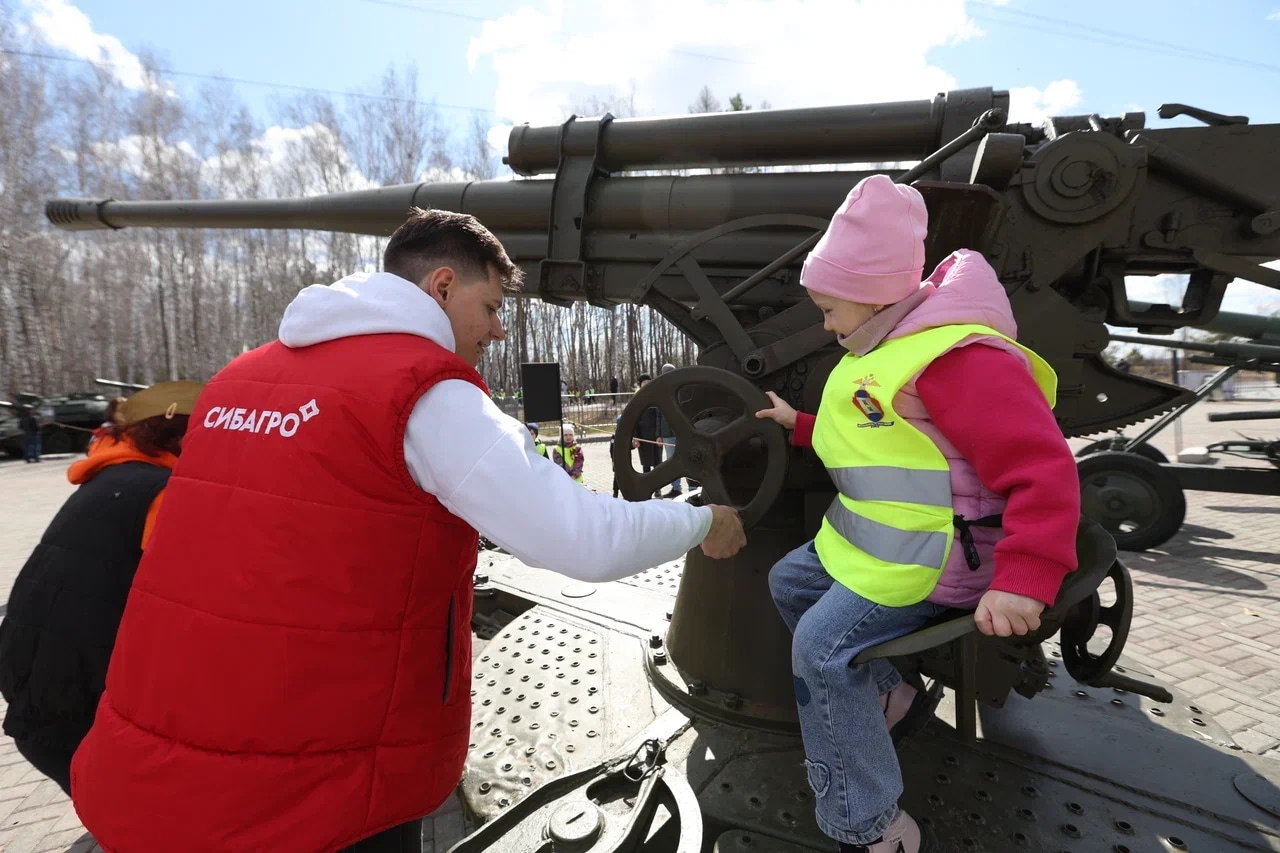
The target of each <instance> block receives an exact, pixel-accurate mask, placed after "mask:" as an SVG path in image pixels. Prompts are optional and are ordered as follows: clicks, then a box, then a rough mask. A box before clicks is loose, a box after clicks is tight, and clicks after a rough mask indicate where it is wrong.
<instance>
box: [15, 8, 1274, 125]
mask: <svg viewBox="0 0 1280 853" xmlns="http://www.w3.org/2000/svg"><path fill="white" fill-rule="evenodd" d="M19 2H21V3H25V4H26V5H27V6H28V7H31V8H34V9H40V8H56V7H60V6H66V7H71V8H75V9H79V10H80V11H81V12H83V13H84V15H86V16H87V17H88V19H89V22H90V25H91V27H92V29H93V31H94V32H96V33H98V34H100V35H104V36H112V37H114V38H115V39H118V40H119V41H120V43H121V44H122V45H123V47H124V48H125V49H127V50H130V51H134V52H138V51H142V50H146V49H150V50H153V51H155V52H156V53H157V54H158V55H159V57H160V59H161V64H162V65H164V66H166V67H170V68H175V69H179V70H182V71H189V72H196V73H213V74H225V75H230V76H234V77H240V78H246V79H254V80H260V81H266V82H272V83H278V84H293V85H301V86H314V87H317V88H321V89H332V90H335V91H349V90H352V89H356V88H359V87H361V86H363V85H366V84H368V83H370V82H371V81H373V80H374V79H375V78H376V77H377V76H378V75H379V74H380V73H381V71H382V70H383V69H384V68H385V67H386V65H387V63H388V62H396V63H405V62H408V61H414V62H416V63H417V65H418V70H419V74H420V87H421V89H420V91H421V92H422V94H423V97H424V98H430V97H434V98H436V99H437V100H438V101H439V102H440V103H441V104H448V105H454V106H459V107H467V108H471V109H472V110H475V111H480V112H482V113H486V112H487V113H488V114H489V116H491V117H494V118H497V119H499V120H505V121H507V122H510V121H535V122H536V121H546V120H554V119H555V118H558V116H552V115H550V114H549V103H550V101H551V100H554V98H548V96H547V92H546V90H547V89H549V88H552V87H554V88H555V89H556V90H558V94H559V95H560V98H559V100H561V101H562V102H564V104H565V105H570V106H571V101H572V100H573V99H574V98H575V97H576V94H577V93H591V92H603V91H607V90H608V89H609V88H610V87H613V88H614V89H616V90H625V89H627V88H629V87H630V86H631V85H632V84H634V85H635V87H636V94H637V99H638V101H640V103H641V106H642V108H647V109H646V111H647V112H657V113H662V112H670V111H683V109H684V108H685V107H686V106H687V104H688V103H689V102H691V101H692V100H693V98H694V97H695V95H696V94H697V90H698V88H699V87H700V86H701V84H702V83H703V82H707V83H710V84H711V85H712V88H713V89H714V90H716V92H717V93H718V94H720V96H721V98H722V99H723V98H725V97H726V96H727V95H728V94H730V93H731V92H732V91H734V90H736V89H740V90H741V91H742V92H743V94H744V96H745V97H746V99H747V101H748V102H755V103H758V102H759V100H760V99H761V98H768V99H769V100H770V101H771V103H772V105H773V106H775V107H792V106H813V105H818V104H825V103H840V102H845V103H848V102H855V103H856V102H860V101H874V100H881V99H885V98H898V97H903V98H923V97H928V96H929V95H931V94H932V92H933V89H934V88H937V87H938V85H939V84H942V85H943V86H944V87H945V84H947V83H951V84H952V85H954V86H956V87H968V86H995V87H997V88H1007V89H1020V88H1023V87H1033V88H1035V89H1037V90H1041V91H1043V90H1044V89H1045V88H1046V87H1047V86H1049V85H1050V84H1051V83H1053V82H1054V81H1072V82H1074V84H1075V86H1076V87H1077V89H1078V97H1076V98H1068V99H1067V100H1066V101H1064V100H1063V99H1062V96H1063V95H1065V94H1066V92H1062V91H1060V92H1059V98H1058V99H1057V100H1056V101H1051V102H1050V103H1049V104H1048V106H1061V107H1062V108H1063V109H1064V110H1066V111H1073V110H1074V111H1084V110H1087V111H1098V112H1102V113H1104V114H1115V113H1117V112H1120V111H1123V110H1125V109H1134V108H1140V109H1145V110H1146V111H1148V113H1149V114H1151V113H1153V112H1154V110H1155V108H1156V107H1157V106H1158V105H1159V104H1160V103H1162V102H1165V101H1181V102H1185V103H1191V104H1194V105H1196V106H1200V107H1204V108H1207V109H1212V110H1216V111H1219V112H1227V113H1245V114H1247V115H1249V116H1250V117H1251V118H1252V119H1253V120H1254V121H1255V122H1259V121H1278V120H1280V57H1277V51H1276V47H1277V46H1278V45H1280V0H1232V2H1227V3H1221V4H1217V8H1214V6H1213V4H1209V3H1205V2H1194V1H1193V0H1180V2H1169V0H1165V2H1158V3H1157V2H1145V0H1123V2H1118V0H1107V2H1099V0H1076V1H1075V2H1072V3H1070V4H1067V3H1052V4H1051V3H1047V2H1036V0H1009V2H1003V3H993V2H973V0H970V2H967V3H966V2H960V0H917V2H910V0H889V2H866V3H855V2H853V0H840V2H827V0H808V2H805V0H791V2H765V1H764V0H742V2H712V1H711V0H679V2H668V0H649V2H647V3H637V2H634V0H630V2H626V3H615V2H611V0H594V2H585V0H584V2H577V0H563V2H554V0H523V2H522V1H521V0H468V2H449V0H305V2H303V0H256V1H255V2H250V0H221V2H218V3H189V2H181V0H179V2H174V0H19ZM176 9H182V10H183V11H181V12H176V11H175V10H176ZM557 9H559V10H562V11H561V12H560V14H558V15H557V14H556V11H555V10H557ZM522 10H523V11H522ZM779 21H786V22H789V25H788V26H786V27H779V26H778V23H779ZM512 29H514V30H516V31H517V33H516V37H515V38H514V39H513V38H511V33H509V32H504V31H507V30H512ZM913 30H914V32H913ZM521 36H524V39H525V43H523V44H521V43H519V42H520V37H521ZM957 36H960V37H959V38H957ZM575 40H576V41H577V44H575V43H574V42H575ZM543 45H545V47H543ZM816 48H822V49H816ZM73 49H74V48H73ZM473 50H474V51H475V52H476V55H475V56H474V57H472V56H469V53H471V52H472V51H473ZM676 51H680V52H676ZM472 60H474V61H472ZM632 60H633V61H632ZM1249 63H1253V64H1249ZM574 66H576V68H575V67H574ZM842 68H846V69H850V70H853V71H855V72H856V73H855V74H852V75H849V76H850V78H851V79H847V80H844V81H841V80H839V77H840V76H841V69H842ZM833 78H835V79H833ZM521 81H523V82H524V84H525V85H524V86H521V85H520V83H521ZM542 81H545V85H544V86H543V87H542V89H543V91H542V92H541V93H540V97H539V98H537V99H536V100H537V103H530V101H533V100H534V99H532V98H529V97H527V96H528V94H529V93H528V91H527V87H528V85H529V84H531V83H536V82H542ZM930 84H934V85H933V86H930ZM188 85H192V83H191V82H190V81H185V80H184V81H180V84H179V89H180V90H182V89H183V88H184V87H186V86H188ZM522 89H523V90H525V91H523V94H525V95H526V98H525V102H526V103H527V104H528V107H527V109H525V110H524V111H522V110H521V104H520V102H519V101H518V100H515V101H513V98H512V95H513V93H517V92H521V90H522ZM1060 90H1061V87H1060ZM237 91H238V92H239V93H240V94H241V96H242V97H243V98H244V99H245V100H246V101H248V102H249V103H251V104H252V105H253V106H254V107H255V108H256V109H257V110H258V111H259V114H260V115H262V116H263V117H264V119H265V118H269V117H270V114H269V112H268V109H267V105H268V103H269V97H270V96H271V95H272V94H281V93H283V94H287V90H273V89H271V88H268V87H263V86H251V85H239V86H237ZM1071 100H1074V101H1075V103H1070V102H1069V101H1071ZM1035 106H1037V107H1041V108H1043V106H1045V104H1043V103H1039V104H1036V105H1035ZM442 112H443V114H444V115H445V116H446V117H449V118H454V119H457V120H459V121H469V120H470V115H471V112H469V111H467V110H458V109H451V108H446V109H443V110H442ZM522 112H523V114H522ZM1149 121H1151V122H1155V121H1157V120H1156V119H1155V117H1154V116H1151V117H1150V118H1149Z"/></svg>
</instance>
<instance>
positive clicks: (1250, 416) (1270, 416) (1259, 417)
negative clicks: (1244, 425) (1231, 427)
mask: <svg viewBox="0 0 1280 853" xmlns="http://www.w3.org/2000/svg"><path fill="white" fill-rule="evenodd" d="M1276 418H1280V409H1276V410H1274V411H1270V412H1213V413H1211V414H1210V415H1209V420H1211V421H1214V422H1215V423H1216V422H1218V421H1270V420H1275V419H1276Z"/></svg>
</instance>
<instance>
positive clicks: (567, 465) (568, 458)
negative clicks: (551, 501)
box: [552, 444, 587, 486]
mask: <svg viewBox="0 0 1280 853" xmlns="http://www.w3.org/2000/svg"><path fill="white" fill-rule="evenodd" d="M577 446H578V445H576V444H575V445H574V446H573V447H565V446H564V445H563V444H557V445H556V446H555V448H556V456H557V457H559V458H557V459H553V460H552V461H553V462H555V463H556V464H557V465H559V466H560V467H561V468H563V469H564V472H565V473H566V474H567V473H569V472H570V471H572V470H573V449H574V447H577ZM573 480H574V482H576V483H582V484H583V485H584V486H585V485H586V483H587V481H586V477H585V475H583V474H579V475H578V476H576V477H574V478H573Z"/></svg>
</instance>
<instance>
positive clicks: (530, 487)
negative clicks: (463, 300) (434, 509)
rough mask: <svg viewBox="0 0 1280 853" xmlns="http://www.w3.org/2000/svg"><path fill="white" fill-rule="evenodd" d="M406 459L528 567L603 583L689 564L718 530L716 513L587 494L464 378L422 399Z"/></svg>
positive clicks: (421, 478) (450, 505)
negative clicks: (682, 561)
mask: <svg viewBox="0 0 1280 853" xmlns="http://www.w3.org/2000/svg"><path fill="white" fill-rule="evenodd" d="M404 456H405V462H406V464H407V465H408V467H409V473H410V474H411V475H412V476H413V479H414V482H416V483H417V484H418V485H419V486H420V487H421V488H422V489H423V491H426V492H430V493H431V494H433V495H435V496H436V498H438V499H439V500H440V502H441V503H442V504H444V506H445V507H446V508H447V509H448V510H449V511H450V512H452V513H453V514H454V515H457V516H458V517H459V518H462V519H463V520H465V521H466V522H467V523H469V524H470V525H471V526H472V527H475V528H476V529H477V530H479V531H480V532H481V533H482V534H484V536H485V537H487V538H488V539H490V540H492V541H493V542H495V543H497V544H498V545H499V546H501V547H502V548H504V549H505V550H507V551H509V552H510V553H511V554H513V555H514V556H515V557H516V558H517V559H519V560H520V561H522V562H524V563H526V564H528V565H530V566H534V567H536V568H543V569H550V570H551V571H554V572H559V573H560V574H563V575H567V576H569V577H573V578H576V579H578V580H584V581H591V582H596V583H598V582H603V581H609V580H617V579H618V578H622V577H627V576H628V575H632V574H635V573H636V572H640V571H643V570H645V569H649V568H652V567H654V566H658V565H661V564H662V563H665V562H668V561H670V560H674V559H676V558H677V557H682V556H684V554H685V553H686V552H688V551H689V550H691V549H692V548H694V547H696V546H697V545H698V544H699V543H701V542H702V540H703V539H704V538H705V537H706V536H707V533H708V531H709V530H710V529H711V521H712V511H711V508H710V507H696V506H692V505H690V504H686V503H678V502H675V501H656V500H655V501H643V502H638V503H633V502H630V501H623V500H618V499H616V498H612V497H610V496H608V495H598V494H595V493H593V492H592V491H590V490H589V489H584V488H582V486H581V485H580V484H578V483H576V482H575V481H573V480H572V479H570V478H568V477H566V476H565V475H564V472H563V471H560V470H557V466H556V464H555V463H554V462H552V461H550V460H549V459H546V458H544V457H542V456H539V455H538V453H537V451H535V450H534V448H533V440H532V439H531V438H530V436H529V432H528V430H526V429H525V427H524V425H523V424H521V423H519V422H518V421H516V420H515V419H513V418H510V417H507V416H506V415H504V414H503V413H502V412H501V411H499V410H498V408H497V406H495V405H494V404H493V401H492V400H490V399H489V398H488V397H487V396H485V394H484V393H483V392H482V391H481V390H480V389H479V388H477V387H476V386H475V385H472V384H471V383H470V382H465V381H463V380H460V379H451V380H446V381H444V382H441V383H440V384H438V385H436V386H435V387H433V388H432V389H431V390H430V391H428V392H427V393H426V394H424V395H422V398H421V399H419V401H418V403H417V405H416V406H415V407H414V410H413V413H412V414H411V415H410V417H409V423H408V426H407V428H406V430H405V440H404Z"/></svg>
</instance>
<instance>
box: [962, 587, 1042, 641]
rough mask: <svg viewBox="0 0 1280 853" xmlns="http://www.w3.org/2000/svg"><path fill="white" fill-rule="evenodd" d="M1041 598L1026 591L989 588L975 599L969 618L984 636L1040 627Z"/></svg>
mask: <svg viewBox="0 0 1280 853" xmlns="http://www.w3.org/2000/svg"><path fill="white" fill-rule="evenodd" d="M1043 610H1044V602H1043V601H1037V600H1036V599H1034V598H1031V597H1029V596H1026V595H1018V594H1017V593H1014V592H1004V591H1002V590H998V589H989V590H987V592H986V594H985V595H983V596H982V600H981V601H979V602H978V609H977V611H976V612H974V614H973V620H974V622H976V623H977V625H978V630H979V631H981V632H982V633H984V634H986V635H987V636H989V637H990V636H997V637H1008V636H1009V635H1011V634H1017V635H1018V636H1022V635H1023V634H1028V633H1030V632H1032V631H1034V630H1035V629H1037V628H1039V627H1040V613H1041V611H1043Z"/></svg>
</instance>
